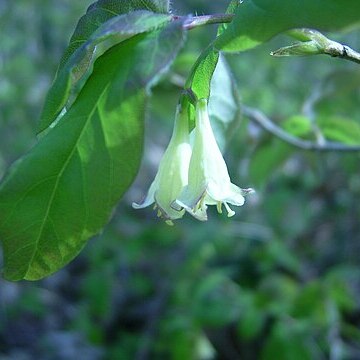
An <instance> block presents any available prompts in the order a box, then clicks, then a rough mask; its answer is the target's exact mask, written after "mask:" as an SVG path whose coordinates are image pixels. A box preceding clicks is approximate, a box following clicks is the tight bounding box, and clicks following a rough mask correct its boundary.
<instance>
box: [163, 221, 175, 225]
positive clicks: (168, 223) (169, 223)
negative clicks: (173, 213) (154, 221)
mask: <svg viewBox="0 0 360 360" xmlns="http://www.w3.org/2000/svg"><path fill="white" fill-rule="evenodd" d="M165 223H166V224H167V225H169V226H174V223H173V222H172V221H171V220H165Z"/></svg>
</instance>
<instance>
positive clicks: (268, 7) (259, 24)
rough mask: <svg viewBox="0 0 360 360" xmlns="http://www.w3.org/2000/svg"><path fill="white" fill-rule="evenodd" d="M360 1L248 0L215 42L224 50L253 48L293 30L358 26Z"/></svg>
mask: <svg viewBox="0 0 360 360" xmlns="http://www.w3.org/2000/svg"><path fill="white" fill-rule="evenodd" d="M359 22H360V2H359V1H358V0H343V1H341V2H340V1H338V0H328V1H326V4H325V3H324V1H323V0H287V1H283V0H244V1H243V2H242V3H241V4H240V5H239V6H238V8H237V9H236V12H235V18H234V20H233V21H232V22H231V23H230V24H229V25H228V27H227V29H226V31H224V32H223V33H222V35H221V36H219V37H218V39H217V40H216V41H215V47H216V48H217V49H220V50H222V51H229V52H237V51H245V50H248V49H251V48H253V47H255V46H257V45H259V44H261V43H263V42H265V41H268V40H269V39H270V38H272V37H273V36H275V35H277V34H279V33H281V32H283V31H285V30H289V29H294V28H300V27H306V28H315V29H319V30H325V31H327V30H333V31H334V30H341V29H342V28H344V27H349V26H352V25H358V24H359Z"/></svg>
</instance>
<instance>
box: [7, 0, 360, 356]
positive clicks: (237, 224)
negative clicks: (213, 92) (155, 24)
mask: <svg viewBox="0 0 360 360" xmlns="http://www.w3.org/2000/svg"><path fill="white" fill-rule="evenodd" d="M89 4H90V1H89V0H78V1H75V2H74V1H71V0H57V1H55V0H47V1H45V0H44V1H41V0H34V1H31V2H30V1H28V0H16V1H11V0H0V177H1V176H2V175H3V173H4V170H5V168H6V167H7V166H8V165H9V164H10V163H11V162H12V161H14V160H15V159H17V158H18V157H19V156H21V155H22V154H23V153H24V152H26V151H27V150H28V149H29V148H30V146H31V145H32V144H33V143H34V142H35V140H36V139H35V130H36V124H37V121H38V117H39V114H40V111H41V107H42V103H43V101H44V96H45V94H46V91H47V89H48V88H49V86H50V84H51V81H52V79H53V77H54V74H55V71H56V67H57V64H58V61H59V59H60V57H61V54H62V52H63V51H64V49H65V47H66V45H67V42H68V40H69V38H70V36H71V34H72V31H73V30H74V28H75V25H76V23H77V20H78V19H79V17H80V16H81V15H82V14H83V13H84V12H85V10H86V8H87V6H88V5H89ZM226 6H227V2H226V1H217V2H208V1H205V0H203V1H200V0H198V1H190V0H188V1H180V0H178V1H173V11H174V12H175V13H180V14H189V13H197V14H199V15H201V14H210V13H215V12H223V11H224V10H225V9H226ZM215 33H216V27H215V26H209V27H206V28H203V29H196V30H192V31H191V32H190V33H189V39H188V42H187V45H186V47H185V49H184V50H183V51H182V53H181V55H180V57H179V59H178V60H177V61H176V63H175V64H174V66H173V68H172V70H171V72H170V73H169V74H168V75H167V77H166V78H165V79H164V80H163V81H162V82H161V83H160V84H159V85H158V86H157V87H156V88H155V89H154V90H153V99H152V100H151V102H150V104H149V117H148V119H147V138H146V145H145V154H144V161H143V166H142V169H141V171H140V173H139V176H138V179H137V181H136V182H135V184H134V185H133V186H132V188H131V189H130V190H129V191H128V193H127V194H126V196H125V198H124V199H123V201H122V202H121V203H120V204H119V206H118V208H117V211H116V213H115V216H114V218H113V220H112V222H111V224H110V225H108V226H107V227H106V228H105V229H104V232H103V233H102V234H101V235H99V236H98V237H96V238H95V239H92V240H91V241H90V242H89V244H88V245H87V247H86V248H85V250H84V251H83V252H82V253H81V255H80V256H79V257H78V258H77V259H76V260H74V261H73V262H72V263H71V264H69V265H68V266H67V267H66V268H64V269H63V270H61V271H59V272H58V273H56V274H54V275H53V276H51V277H49V278H47V279H44V280H43V281H39V282H34V283H31V282H20V283H10V282H7V281H4V280H2V279H0V359H1V360H27V359H45V360H46V359H54V360H57V359H59V360H62V359H64V360H65V359H77V360H82V359H84V360H93V359H94V360H95V359H114V360H115V359H137V360H142V359H176V360H177V359H178V360H183V359H201V360H207V359H209V360H210V359H216V360H220V359H221V360H223V359H224V360H227V359H229V360H232V359H245V360H247V359H249V360H252V359H263V360H282V359H283V360H293V359H294V360H298V359H299V360H304V359H331V360H338V359H339V360H340V359H360V328H359V325H360V303H359V300H358V298H359V294H360V259H359V254H360V223H359V216H360V203H359V201H358V199H359V195H360V177H359V155H358V154H357V153H348V154H339V153H334V152H332V153H317V152H304V151H301V150H299V149H296V148H293V147H291V146H289V145H286V144H284V143H283V142H281V141H280V140H278V139H276V138H274V136H272V135H270V134H268V133H266V132H264V131H263V130H261V129H260V128H259V127H257V126H256V125H255V124H253V123H250V122H249V121H248V120H247V119H245V118H239V117H237V118H236V124H234V127H233V128H235V129H236V130H234V131H231V133H232V136H231V138H230V139H229V142H228V145H227V148H226V153H225V157H226V160H227V162H228V166H229V171H230V174H231V176H232V180H233V182H234V183H236V184H239V185H240V186H241V187H250V186H251V187H254V188H255V189H256V190H257V194H256V195H255V196H253V197H251V198H249V199H248V201H247V203H246V204H245V206H244V207H242V208H240V209H237V213H236V216H235V217H234V218H232V219H228V218H226V215H224V214H223V215H217V214H216V211H213V210H211V211H210V214H209V218H210V219H209V221H208V222H207V223H199V222H196V221H195V220H193V219H190V218H188V217H187V218H185V219H183V220H182V221H179V222H177V223H176V225H175V226H174V227H169V226H167V225H165V224H163V223H162V222H161V221H160V220H158V219H157V218H156V214H155V213H154V212H153V211H151V209H146V210H141V211H135V210H133V209H132V208H131V202H132V201H138V200H140V199H141V198H142V197H143V196H144V194H145V192H146V191H147V189H148V186H149V185H150V183H151V181H152V179H153V176H154V174H155V173H156V170H157V165H158V162H159V158H160V156H161V154H162V152H163V151H164V148H165V146H166V144H167V142H168V140H169V137H170V134H171V128H172V122H173V116H174V112H175V105H176V102H177V99H178V96H179V94H180V87H179V84H181V83H182V82H183V81H184V79H185V78H186V75H187V74H188V72H189V70H190V68H191V65H192V64H193V63H194V61H195V59H196V58H197V56H198V55H199V53H200V52H201V50H203V49H204V48H205V47H206V46H207V44H208V43H209V42H210V41H211V39H212V38H213V37H214V36H215ZM358 34H359V33H358V32H353V33H349V34H334V35H333V36H332V38H334V39H336V40H339V41H343V42H345V43H347V44H348V45H350V46H352V47H354V48H357V49H360V38H359V35H358ZM289 42H290V40H289V39H287V38H285V37H284V36H279V37H277V38H276V39H274V40H272V41H271V42H270V43H269V44H266V45H263V46H261V47H259V48H257V49H255V50H253V51H250V52H248V53H245V54H241V55H232V56H230V57H228V61H229V63H230V65H231V69H232V76H233V78H234V80H235V82H236V89H237V91H238V93H239V96H240V98H241V101H242V102H243V103H244V104H246V105H249V106H252V107H256V108H259V109H261V110H262V111H264V112H266V113H267V114H268V115H269V116H270V117H271V118H272V119H273V120H274V121H275V122H276V123H277V124H278V125H279V126H280V127H282V128H284V129H285V130H287V131H288V132H290V133H292V134H294V135H296V136H300V137H304V138H306V139H310V140H314V138H315V136H314V133H316V132H318V133H319V132H320V133H321V134H322V135H323V136H325V137H326V138H328V139H330V140H335V141H341V142H344V143H347V144H358V143H360V122H359V119H360V110H359V100H360V92H359V83H360V68H359V66H358V65H354V64H351V63H346V62H345V61H344V60H338V59H331V58H330V57H325V56H319V57H311V58H281V59H276V58H272V57H271V56H269V53H270V51H271V50H275V49H277V48H278V47H280V46H284V45H288V44H289ZM309 120H311V121H309ZM314 129H315V130H316V131H315V132H314ZM235 210H236V209H235ZM0 265H1V253H0Z"/></svg>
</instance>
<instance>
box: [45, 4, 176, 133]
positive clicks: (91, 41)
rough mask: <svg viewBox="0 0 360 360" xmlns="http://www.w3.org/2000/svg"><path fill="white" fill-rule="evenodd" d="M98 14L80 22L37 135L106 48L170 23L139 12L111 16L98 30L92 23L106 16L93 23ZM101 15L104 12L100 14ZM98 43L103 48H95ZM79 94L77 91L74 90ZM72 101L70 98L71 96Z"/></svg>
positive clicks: (93, 14)
mask: <svg viewBox="0 0 360 360" xmlns="http://www.w3.org/2000/svg"><path fill="white" fill-rule="evenodd" d="M99 11H100V10H98V9H97V8H95V9H94V10H91V11H90V10H89V11H88V14H89V15H88V14H87V15H85V16H84V17H83V18H82V19H81V20H80V21H79V24H78V26H77V28H76V30H75V33H74V35H73V37H72V39H71V41H70V45H69V47H68V49H67V51H66V53H65V55H64V56H63V59H62V61H61V63H60V67H59V70H58V73H57V76H56V78H55V81H54V83H53V85H52V87H51V89H50V90H49V92H48V95H47V98H46V101H45V104H44V108H43V111H42V114H41V119H40V125H39V132H41V131H43V130H45V129H46V128H48V126H50V124H52V123H53V121H55V120H56V118H57V116H58V115H59V114H60V112H61V111H62V109H63V108H64V106H65V105H66V103H67V102H68V100H69V97H70V94H71V90H74V86H75V85H77V84H79V83H80V84H81V85H80V86H79V85H78V87H81V86H82V85H83V83H84V82H85V80H86V75H89V72H90V70H91V65H92V64H93V62H94V61H95V60H96V58H97V57H98V56H100V55H101V54H102V53H104V52H105V51H106V50H108V48H110V47H111V46H114V45H116V44H118V43H120V42H122V41H125V40H126V39H128V38H130V37H132V36H135V35H137V34H140V33H143V32H146V31H150V30H153V29H155V28H157V27H159V26H161V25H163V24H164V23H166V22H168V21H169V20H170V16H169V15H162V14H155V13H152V12H149V11H144V10H139V11H134V12H131V13H128V14H124V15H119V16H114V17H112V18H111V19H110V20H107V21H106V22H105V23H103V24H102V25H101V26H99V27H98V28H95V27H94V26H95V25H93V22H95V24H97V22H99V21H103V20H104V19H107V17H108V15H106V16H105V17H104V18H103V17H101V18H100V20H96V21H95V18H96V19H97V18H98V17H99V16H100V15H99V14H98V12H99ZM102 11H104V10H102ZM106 14H107V13H106ZM99 43H102V45H103V46H99ZM78 90H79V89H78ZM73 97H74V95H73Z"/></svg>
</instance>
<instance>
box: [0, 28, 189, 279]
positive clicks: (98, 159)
mask: <svg viewBox="0 0 360 360" xmlns="http://www.w3.org/2000/svg"><path fill="white" fill-rule="evenodd" d="M182 25H183V24H182V23H181V22H172V23H170V24H169V25H168V26H167V27H165V28H163V29H159V30H156V31H153V32H151V33H146V34H141V35H137V36H135V37H133V38H131V39H129V40H127V41H125V42H123V43H121V44H119V45H117V46H114V47H113V48H111V49H110V50H109V51H107V52H106V53H105V54H104V55H103V56H101V57H100V58H99V59H98V60H97V61H96V62H95V65H94V70H93V73H92V75H91V77H90V78H89V80H88V81H87V82H86V84H85V86H84V88H83V89H82V91H81V93H80V94H79V96H78V98H77V100H76V101H75V103H74V104H73V106H72V107H71V108H70V110H69V111H68V112H67V113H66V114H65V115H64V117H63V118H62V121H60V122H59V123H58V124H57V125H56V126H55V127H54V128H53V129H51V130H50V131H49V132H48V134H47V135H46V136H44V137H43V138H42V139H41V140H40V141H39V142H38V143H37V145H36V146H35V147H34V148H33V149H32V150H31V151H30V152H29V153H28V154H27V155H26V156H24V157H23V158H22V159H20V160H18V161H17V162H16V163H15V164H14V165H13V166H12V167H11V169H10V171H9V172H8V174H7V176H6V177H5V179H4V181H3V183H2V185H1V187H0V239H1V241H2V244H3V248H4V258H5V277H6V278H7V279H10V280H19V279H27V280H35V279H40V278H42V277H44V276H46V275H49V274H51V273H52V272H54V271H56V270H58V269H59V268H61V267H62V266H64V265H65V264H66V263H68V262H69V261H70V260H71V259H73V258H74V257H75V256H76V255H77V254H78V253H79V251H80V250H81V248H82V247H83V246H84V244H85V243H86V240H87V239H88V238H89V237H90V236H92V235H94V234H96V233H98V232H99V231H100V230H101V229H102V227H103V226H104V225H105V224H106V222H107V221H108V220H109V218H110V216H111V214H112V211H113V208H114V206H115V205H116V203H117V202H118V200H119V199H120V198H121V196H122V195H123V193H124V192H125V191H126V189H127V188H128V187H129V186H130V184H131V182H132V181H133V179H134V177H135V175H136V173H137V171H138V167H139V163H140V160H141V152H142V143H143V120H144V110H145V100H146V92H147V89H148V88H149V86H151V85H152V84H154V83H155V82H156V80H157V79H158V77H159V76H160V75H161V74H162V73H164V72H165V71H166V70H167V69H168V67H169V65H170V64H171V62H172V61H173V60H174V58H175V56H176V54H177V53H178V51H179V49H180V47H181V46H182V44H183V38H184V32H183V26H182ZM160 44H161V46H160Z"/></svg>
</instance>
